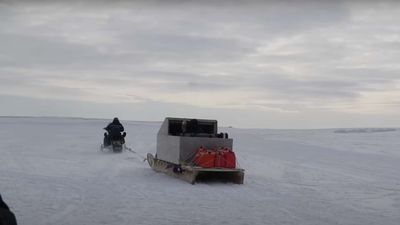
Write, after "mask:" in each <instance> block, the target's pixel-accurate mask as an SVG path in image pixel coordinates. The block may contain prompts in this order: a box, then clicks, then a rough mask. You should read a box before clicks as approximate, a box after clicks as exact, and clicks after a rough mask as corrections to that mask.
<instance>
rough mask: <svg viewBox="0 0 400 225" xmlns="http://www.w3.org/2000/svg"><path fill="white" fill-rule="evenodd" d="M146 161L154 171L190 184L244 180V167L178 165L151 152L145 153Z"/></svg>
mask: <svg viewBox="0 0 400 225" xmlns="http://www.w3.org/2000/svg"><path fill="white" fill-rule="evenodd" d="M147 162H148V163H149V166H150V167H151V168H152V169H153V170H154V171H156V172H161V173H165V174H167V175H169V176H172V177H176V178H179V179H182V180H184V181H186V182H189V183H191V184H195V183H196V182H213V181H218V182H230V183H235V184H243V180H244V169H240V168H235V169H228V168H202V167H197V166H191V165H178V164H174V163H170V162H167V161H164V160H161V159H158V158H156V157H154V156H153V155H152V154H151V153H148V154H147Z"/></svg>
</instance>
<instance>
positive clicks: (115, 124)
mask: <svg viewBox="0 0 400 225" xmlns="http://www.w3.org/2000/svg"><path fill="white" fill-rule="evenodd" d="M104 129H105V130H106V131H107V132H108V133H109V134H110V135H111V136H117V135H120V132H123V131H124V126H122V124H121V123H120V122H119V120H118V118H114V120H113V121H112V123H110V124H108V125H107V127H105V128H104Z"/></svg>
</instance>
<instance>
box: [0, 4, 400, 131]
mask: <svg viewBox="0 0 400 225" xmlns="http://www.w3.org/2000/svg"><path fill="white" fill-rule="evenodd" d="M112 2H113V3H107V2H106V1H103V2H100V1H89V0H88V1H26V2H23V1H4V0H3V1H0V115H5V116H10V115H11V116H77V117H95V118H111V117H114V116H119V117H120V118H121V119H122V120H162V119H163V118H164V117H166V116H184V117H198V118H213V119H218V120H220V124H221V125H224V126H229V125H230V126H237V127H264V128H325V127H400V113H399V112H400V3H397V2H396V1H377V2H374V1H326V2H323V1H319V3H317V1H245V2H246V3H241V2H242V1H201V3H199V2H200V1H177V0H176V1H112ZM321 2H322V3H321Z"/></svg>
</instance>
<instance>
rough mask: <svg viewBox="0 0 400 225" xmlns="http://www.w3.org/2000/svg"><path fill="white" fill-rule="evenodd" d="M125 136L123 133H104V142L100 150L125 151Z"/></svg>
mask: <svg viewBox="0 0 400 225" xmlns="http://www.w3.org/2000/svg"><path fill="white" fill-rule="evenodd" d="M125 136H126V133H125V132H123V133H121V132H118V133H116V134H113V135H111V134H107V133H104V140H103V144H101V146H100V150H101V151H103V152H110V151H112V152H122V150H124V149H127V148H126V146H125Z"/></svg>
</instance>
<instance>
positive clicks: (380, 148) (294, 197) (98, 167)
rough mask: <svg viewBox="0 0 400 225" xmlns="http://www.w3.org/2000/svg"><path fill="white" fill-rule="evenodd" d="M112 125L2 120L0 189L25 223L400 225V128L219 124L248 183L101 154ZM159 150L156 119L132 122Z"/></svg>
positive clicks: (139, 138) (142, 140)
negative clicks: (196, 180)
mask: <svg viewBox="0 0 400 225" xmlns="http://www.w3.org/2000/svg"><path fill="white" fill-rule="evenodd" d="M107 122H108V121H105V120H84V119H61V118H6V117H3V118H0V127H1V129H0V193H1V194H2V196H3V198H4V200H5V201H6V202H7V203H8V204H9V205H10V207H11V208H12V210H13V211H14V213H15V214H16V216H17V219H18V222H19V224H20V225H24V224H29V225H76V224H81V225H99V224H113V225H114V224H115V225H124V224H126V225H128V224H129V225H132V224H136V225H140V224H149V225H155V224H171V225H180V224H182V225H187V224H191V225H194V224H207V225H211V224H235V225H236V224H238V225H240V224H249V225H250V224H274V225H276V224H296V225H300V224H304V225H311V224H315V225H323V224H346V225H349V224H360V225H366V224H371V225H372V224H373V225H378V224H381V225H391V224H393V225H398V224H400V129H354V130H352V129H326V130H260V129H254V130H252V129H235V128H222V130H223V131H225V132H228V133H229V134H230V136H231V137H233V138H234V150H235V151H236V153H237V157H238V160H239V164H240V166H241V167H243V168H244V169H246V173H245V184H244V185H234V184H224V183H200V184H196V185H191V184H188V183H186V182H184V181H181V180H178V179H174V178H171V177H168V176H166V175H164V174H158V173H155V172H154V171H153V170H151V169H150V167H149V166H148V164H147V162H142V160H141V159H140V156H139V155H134V154H132V153H131V152H123V153H121V154H110V153H108V154H106V153H102V152H100V151H99V145H100V143H101V142H102V138H103V130H102V128H103V127H104V126H105V125H106V123H107ZM122 122H123V124H124V125H125V128H126V130H127V132H128V135H127V138H126V140H127V145H128V146H129V147H132V148H133V149H134V150H136V151H137V152H138V153H139V154H140V155H141V156H145V155H146V153H148V152H151V153H155V147H156V133H157V131H158V129H159V126H160V124H159V123H151V122H124V121H122Z"/></svg>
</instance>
